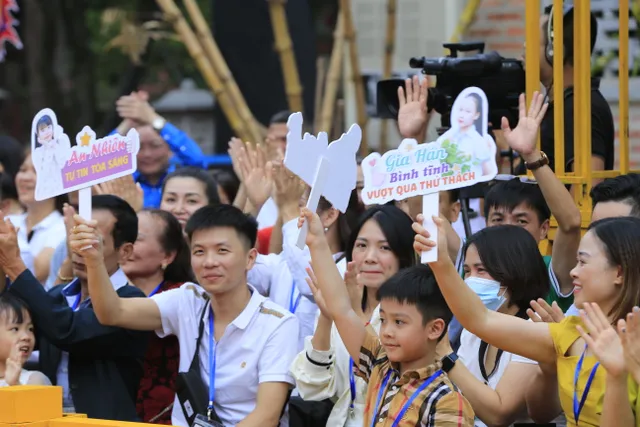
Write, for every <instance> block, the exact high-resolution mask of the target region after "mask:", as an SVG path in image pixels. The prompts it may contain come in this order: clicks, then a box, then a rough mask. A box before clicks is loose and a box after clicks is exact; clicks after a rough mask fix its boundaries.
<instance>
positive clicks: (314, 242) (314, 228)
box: [298, 207, 328, 248]
mask: <svg viewBox="0 0 640 427" xmlns="http://www.w3.org/2000/svg"><path fill="white" fill-rule="evenodd" d="M305 221H307V224H308V227H309V230H308V232H307V239H306V241H305V243H306V244H307V246H308V247H310V248H311V247H313V246H318V245H322V244H325V245H328V243H327V237H326V236H325V234H324V227H323V226H322V221H320V217H319V216H318V214H317V213H315V212H311V211H310V210H309V209H307V208H306V207H304V208H302V209H300V217H299V218H298V228H301V227H302V224H304V222H305Z"/></svg>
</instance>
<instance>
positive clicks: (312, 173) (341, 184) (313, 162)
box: [284, 113, 362, 212]
mask: <svg viewBox="0 0 640 427" xmlns="http://www.w3.org/2000/svg"><path fill="white" fill-rule="evenodd" d="M287 127H288V128H289V133H288V134H287V152H286V155H285V159H284V164H285V166H286V167H287V168H288V169H289V170H290V171H291V172H293V173H295V174H296V175H298V176H299V177H300V178H301V179H302V180H303V181H304V182H306V183H307V184H308V185H310V186H311V188H312V189H315V190H317V191H320V194H321V195H322V196H324V198H325V199H327V200H328V201H329V202H330V203H331V204H332V205H333V206H334V207H335V208H336V209H338V210H339V211H341V212H345V211H346V210H347V206H348V204H349V197H350V196H351V192H352V191H353V189H354V188H355V187H356V179H357V168H358V165H357V163H356V154H357V153H358V149H359V148H360V141H361V139H362V130H361V129H360V127H359V126H358V125H352V126H351V127H350V128H349V131H348V132H347V133H345V134H342V136H341V137H340V139H338V140H337V141H333V142H332V143H331V144H329V143H328V140H327V134H326V133H325V132H320V133H319V134H318V137H317V138H316V137H314V136H313V135H310V134H308V133H305V134H304V136H303V137H302V138H300V135H301V134H302V114H300V113H294V114H292V115H291V116H290V117H289V121H288V122H287ZM323 159H324V163H325V168H326V180H325V181H324V182H318V176H319V172H320V165H321V163H322V161H323ZM322 175H324V174H322ZM318 186H321V188H316V187H318ZM310 199H312V198H311V197H310ZM310 209H311V210H312V211H315V208H314V207H310Z"/></svg>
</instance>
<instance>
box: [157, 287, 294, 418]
mask: <svg viewBox="0 0 640 427" xmlns="http://www.w3.org/2000/svg"><path fill="white" fill-rule="evenodd" d="M251 291H252V295H251V299H250V301H249V303H248V304H247V306H246V307H245V309H244V310H243V311H242V313H240V315H239V316H238V317H236V319H235V320H234V321H233V322H231V323H230V324H229V325H228V326H227V328H226V329H225V331H224V334H223V335H222V337H221V338H220V340H219V341H218V342H217V343H216V344H215V346H216V372H215V402H214V406H215V411H216V413H217V415H218V417H219V418H220V420H221V421H222V423H223V424H224V425H225V426H234V425H236V424H237V423H239V422H240V421H242V420H243V419H244V418H246V417H247V415H249V413H251V412H252V411H253V410H254V409H255V407H256V398H257V393H258V386H259V385H260V384H262V383H267V382H283V383H289V384H291V385H292V386H293V385H294V384H295V382H294V380H293V378H292V377H291V375H290V374H289V366H290V365H291V362H292V361H293V358H294V357H295V355H296V352H297V350H296V341H295V340H292V339H291V337H297V336H298V321H297V319H296V318H295V317H294V316H293V315H291V314H290V313H288V312H287V311H286V310H284V309H283V308H282V307H279V306H278V305H276V304H274V303H273V302H271V301H269V300H268V299H266V298H265V297H263V296H262V295H260V294H259V293H258V292H256V291H255V290H254V289H253V288H252V289H251ZM151 299H152V300H153V301H155V302H156V304H157V305H158V308H159V309H160V315H161V317H162V329H160V330H157V331H156V333H157V334H158V336H159V337H160V338H164V337H166V336H168V335H175V336H177V337H178V342H179V344H180V365H179V372H187V371H188V370H189V366H190V365H191V360H192V359H193V356H194V354H195V351H196V340H197V338H198V327H199V321H200V318H201V316H202V310H207V311H206V312H205V316H204V319H203V321H204V322H205V325H204V332H203V336H202V341H201V344H200V352H199V356H200V371H201V375H202V380H203V382H204V385H205V387H207V389H208V388H209V372H210V369H211V368H210V366H209V352H210V350H211V349H210V348H209V336H210V331H209V313H210V304H209V301H208V299H207V298H206V294H205V291H204V289H202V288H201V287H200V286H198V285H196V284H194V283H185V284H184V285H182V286H181V287H180V288H177V289H171V290H169V291H166V292H162V293H160V294H156V295H154V296H153V297H151ZM171 422H172V424H173V425H174V426H184V427H188V426H187V422H186V420H185V417H184V414H183V412H182V408H181V406H180V402H179V401H178V399H177V397H176V400H175V403H174V405H173V413H172V416H171ZM288 425H289V417H288V412H286V411H285V414H284V416H283V418H282V419H281V421H280V426H282V427H288Z"/></svg>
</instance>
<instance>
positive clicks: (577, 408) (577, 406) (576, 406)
mask: <svg viewBox="0 0 640 427" xmlns="http://www.w3.org/2000/svg"><path fill="white" fill-rule="evenodd" d="M586 353H587V346H586V345H585V346H584V351H583V352H582V356H580V360H578V364H577V365H576V372H575V375H574V378H573V419H574V420H575V421H576V425H578V419H579V418H580V413H581V412H582V408H583V407H584V404H585V402H586V401H587V396H588V395H589V390H590V389H591V383H592V382H593V379H594V378H595V376H596V371H597V370H598V367H599V366H600V362H597V363H596V364H595V365H594V366H593V368H592V369H591V373H590V374H589V378H588V379H587V383H586V384H585V386H584V391H583V392H582V397H581V398H580V403H578V379H579V378H580V371H582V362H583V361H584V355H585V354H586Z"/></svg>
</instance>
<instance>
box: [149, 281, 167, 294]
mask: <svg viewBox="0 0 640 427" xmlns="http://www.w3.org/2000/svg"><path fill="white" fill-rule="evenodd" d="M163 285H164V280H163V281H162V282H160V284H159V285H158V286H156V288H155V289H154V290H152V291H151V293H150V294H149V296H148V297H147V298H151V297H152V296H154V295H155V294H157V293H158V291H159V290H160V289H161V288H162V286H163Z"/></svg>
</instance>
